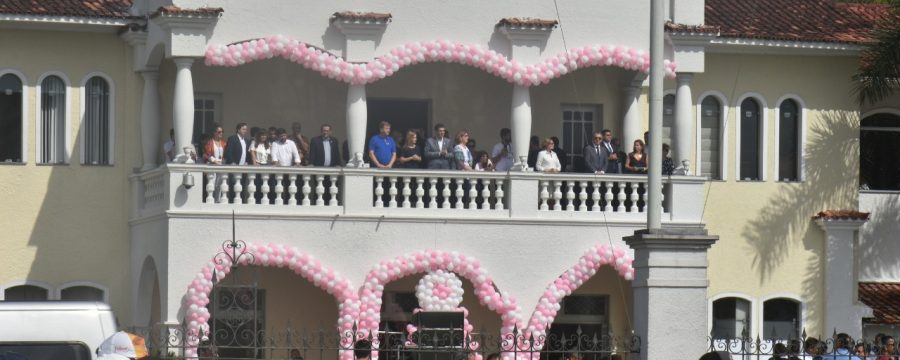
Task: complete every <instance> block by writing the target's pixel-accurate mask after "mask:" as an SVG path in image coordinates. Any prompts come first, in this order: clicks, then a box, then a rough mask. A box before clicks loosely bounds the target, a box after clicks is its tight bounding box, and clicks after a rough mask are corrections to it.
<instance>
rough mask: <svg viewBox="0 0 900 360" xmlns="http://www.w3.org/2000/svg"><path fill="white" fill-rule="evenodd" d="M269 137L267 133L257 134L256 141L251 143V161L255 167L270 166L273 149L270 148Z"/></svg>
mask: <svg viewBox="0 0 900 360" xmlns="http://www.w3.org/2000/svg"><path fill="white" fill-rule="evenodd" d="M267 140H268V137H267V134H266V132H265V131H260V132H259V133H257V134H256V139H253V142H251V143H250V155H252V156H251V157H250V161H251V164H253V165H268V164H269V162H270V161H269V160H270V159H271V158H272V149H271V148H270V147H269V142H268V141H267Z"/></svg>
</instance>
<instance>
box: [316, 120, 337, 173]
mask: <svg viewBox="0 0 900 360" xmlns="http://www.w3.org/2000/svg"><path fill="white" fill-rule="evenodd" d="M321 131H322V135H319V136H316V137H314V138H312V141H311V142H310V145H309V163H310V165H313V166H325V167H332V166H340V164H341V152H340V150H339V148H338V144H339V143H338V141H337V139H335V138H334V137H333V136H331V125H328V124H325V125H322V128H321Z"/></svg>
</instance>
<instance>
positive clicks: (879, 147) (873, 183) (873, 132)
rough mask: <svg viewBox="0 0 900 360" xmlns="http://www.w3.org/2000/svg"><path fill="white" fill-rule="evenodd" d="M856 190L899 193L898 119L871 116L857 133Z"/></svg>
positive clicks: (899, 136) (881, 115)
mask: <svg viewBox="0 0 900 360" xmlns="http://www.w3.org/2000/svg"><path fill="white" fill-rule="evenodd" d="M859 181H860V184H859V185H860V187H862V188H863V189H872V190H900V115H897V114H886V113H881V114H875V115H872V116H868V117H866V118H865V119H863V120H862V124H861V126H860V129H859Z"/></svg>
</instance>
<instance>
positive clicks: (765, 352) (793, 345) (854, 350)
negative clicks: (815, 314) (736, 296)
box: [707, 330, 900, 360]
mask: <svg viewBox="0 0 900 360" xmlns="http://www.w3.org/2000/svg"><path fill="white" fill-rule="evenodd" d="M708 341H709V348H708V349H707V350H708V351H709V352H724V353H728V354H729V355H730V356H731V358H732V359H734V360H769V359H809V360H814V359H846V360H851V359H852V360H866V359H879V360H883V359H884V360H897V359H900V352H896V350H893V348H890V349H886V348H885V347H883V346H882V344H881V343H880V342H879V341H868V340H866V339H853V338H851V337H850V336H848V335H847V334H839V333H837V332H836V331H835V332H834V333H833V334H832V335H831V337H826V338H822V339H819V338H816V337H812V336H807V335H806V331H805V330H804V331H803V332H802V333H801V334H799V335H798V336H789V337H777V336H776V337H771V338H762V337H759V336H757V337H755V338H754V337H751V336H749V335H748V334H746V333H745V334H743V336H742V337H737V338H716V337H713V336H710V337H708Z"/></svg>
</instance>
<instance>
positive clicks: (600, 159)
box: [582, 131, 608, 174]
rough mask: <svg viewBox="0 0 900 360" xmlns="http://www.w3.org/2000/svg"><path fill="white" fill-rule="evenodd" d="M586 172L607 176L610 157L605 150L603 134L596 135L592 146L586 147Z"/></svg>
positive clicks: (596, 133)
mask: <svg viewBox="0 0 900 360" xmlns="http://www.w3.org/2000/svg"><path fill="white" fill-rule="evenodd" d="M582 155H584V171H585V172H588V173H594V174H605V173H606V168H607V162H608V160H607V159H608V157H607V153H606V151H605V150H604V148H603V132H600V131H597V132H595V133H594V136H593V140H592V142H591V144H589V145H586V146H585V147H584V152H583V154H582Z"/></svg>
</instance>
